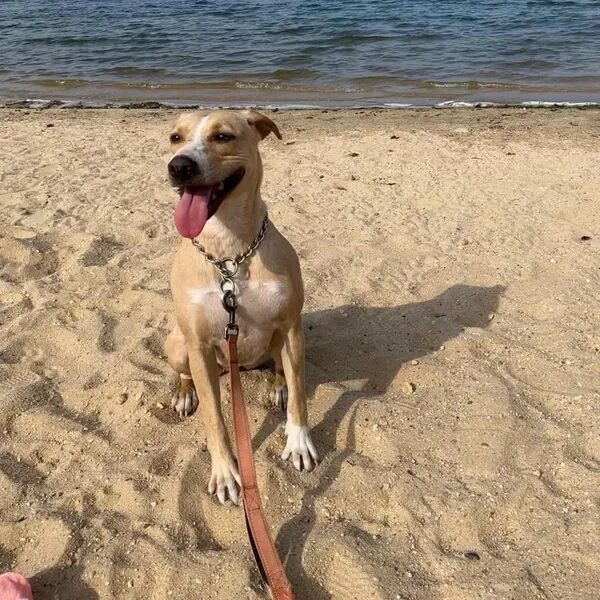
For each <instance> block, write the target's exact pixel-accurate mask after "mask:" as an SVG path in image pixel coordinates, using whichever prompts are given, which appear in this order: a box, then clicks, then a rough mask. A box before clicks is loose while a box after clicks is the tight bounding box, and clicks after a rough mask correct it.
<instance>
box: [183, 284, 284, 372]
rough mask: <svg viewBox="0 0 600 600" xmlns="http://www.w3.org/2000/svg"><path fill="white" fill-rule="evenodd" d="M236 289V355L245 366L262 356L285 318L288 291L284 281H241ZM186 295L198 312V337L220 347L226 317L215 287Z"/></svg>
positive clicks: (198, 289) (219, 295) (217, 287)
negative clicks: (237, 334)
mask: <svg viewBox="0 0 600 600" xmlns="http://www.w3.org/2000/svg"><path fill="white" fill-rule="evenodd" d="M236 286H237V295H236V297H237V301H238V309H237V311H236V317H237V322H238V325H239V327H240V335H239V338H238V353H239V356H240V362H241V363H242V364H243V365H246V364H247V363H248V364H249V363H252V362H254V361H255V360H259V359H260V358H261V356H262V355H263V354H264V353H265V352H266V350H267V348H268V346H269V343H270V341H271V338H272V336H273V333H274V332H275V330H276V329H277V328H278V327H279V325H280V324H281V319H282V315H283V314H285V309H286V306H287V304H288V302H289V298H290V293H291V289H290V288H289V286H288V285H286V283H285V281H267V282H258V281H253V280H243V281H238V282H236ZM189 295H190V298H189V299H190V301H191V303H192V305H193V306H194V308H195V309H196V310H198V311H199V314H198V320H197V322H198V326H199V327H200V328H201V330H202V331H199V333H200V335H201V337H203V338H204V339H206V338H210V339H211V340H212V341H213V342H214V343H217V344H218V345H219V346H224V344H223V343H222V342H223V336H224V333H225V326H226V324H227V320H228V314H227V312H226V311H225V309H224V308H223V304H222V300H221V298H222V293H221V290H220V288H219V286H218V285H217V284H214V285H211V286H209V287H204V288H192V289H190V290H189Z"/></svg>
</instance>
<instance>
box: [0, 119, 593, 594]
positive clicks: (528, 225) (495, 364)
mask: <svg viewBox="0 0 600 600" xmlns="http://www.w3.org/2000/svg"><path fill="white" fill-rule="evenodd" d="M268 114H269V115H270V116H272V117H273V118H274V119H275V120H276V121H277V122H278V124H279V125H280V127H281V130H282V132H283V134H284V141H283V142H279V141H278V140H276V139H275V138H273V139H270V138H269V139H267V140H265V142H264V143H263V156H264V162H265V181H264V186H263V192H264V194H263V195H264V198H265V199H266V200H267V202H268V204H269V207H270V211H271V216H272V220H273V221H274V222H275V223H276V224H277V226H278V227H279V228H280V229H281V230H282V231H283V232H284V233H285V235H286V236H287V237H288V238H289V239H290V240H291V242H292V243H293V244H294V246H295V247H296V249H297V250H298V252H299V254H300V257H301V262H302V268H303V273H304V279H305V285H306V307H305V315H306V317H305V328H306V333H307V344H308V347H307V374H308V388H309V389H308V393H309V398H310V420H311V424H312V426H313V427H314V439H315V442H316V444H317V446H318V448H319V450H320V453H321V455H322V457H323V461H322V463H321V464H320V466H319V467H318V469H317V470H316V471H315V472H313V473H306V474H299V473H297V472H296V471H294V470H293V468H292V466H291V465H290V464H284V463H283V462H282V461H281V460H280V458H279V454H280V453H281V451H282V449H283V427H282V424H283V420H282V415H281V414H279V413H277V412H276V411H275V409H274V408H272V407H271V406H270V402H269V391H270V387H271V385H272V382H273V376H272V374H271V373H270V372H268V371H254V372H249V373H246V374H244V378H243V379H244V385H245V389H246V395H247V402H248V408H249V412H250V417H251V422H252V425H253V429H254V435H255V437H254V442H255V447H256V459H257V465H258V472H259V478H260V481H261V484H262V490H263V495H264V504H265V507H266V511H267V514H268V517H269V519H270V522H271V524H272V529H273V532H274V534H275V535H276V538H277V544H278V547H279V549H280V551H281V554H282V556H283V557H284V560H285V563H286V566H287V571H288V573H289V577H290V579H291V581H292V582H293V584H294V586H295V589H296V592H297V598H298V600H325V599H329V598H331V599H336V600H337V599H340V600H352V599H355V600H371V599H377V600H388V599H392V600H394V599H403V600H408V599H410V600H413V599H414V600H472V599H485V600H492V599H493V600H496V599H497V600H509V599H512V600H535V599H543V600H590V599H591V598H594V597H598V581H599V578H600V537H599V532H600V527H599V526H600V518H599V513H598V510H599V499H600V442H599V434H600V427H599V420H598V410H597V407H598V402H599V400H600V394H599V391H600V361H599V358H600V339H599V337H598V325H599V317H600V315H599V304H598V297H599V295H600V277H599V272H598V264H599V263H598V260H599V258H600V227H599V225H600V209H599V203H598V200H599V193H600V179H599V176H598V172H599V164H600V152H599V145H598V142H599V141H600V118H599V117H600V113H599V112H598V111H594V110H586V111H582V110H579V111H578V110H558V111H551V110H525V109H514V110H507V109H498V110H495V109H494V110H420V111H413V110H402V111H389V112H385V111H357V112H351V111H344V112H331V111H329V112H327V111H315V112H287V113H286V112H278V113H271V112H269V113H268ZM174 115H175V113H174V112H173V111H168V110H164V109H163V110H116V109H115V110H112V109H111V110H66V109H62V110H43V111H39V110H31V109H30V110H14V109H13V110H9V109H5V110H2V111H0V139H1V140H2V143H1V144H0V165H1V172H0V184H1V185H0V206H1V212H0V223H1V239H0V301H1V304H0V571H1V570H7V569H14V570H18V571H21V572H23V573H24V574H25V575H27V576H28V577H30V578H31V581H32V586H33V589H34V594H35V598H36V600H44V599H45V600H48V599H60V600H66V599H72V600H75V599H77V600H87V599H102V600H104V599H107V600H108V599H113V598H124V599H140V600H141V599H144V600H146V599H152V600H155V599H156V600H164V599H165V598H171V597H172V598H178V599H206V600H209V599H217V598H218V599H225V600H228V599H265V598H267V597H268V594H267V592H266V591H265V589H264V588H263V586H262V583H261V581H260V578H259V576H258V574H257V570H256V568H255V565H254V562H253V558H252V554H251V552H250V550H249V546H248V542H247V540H246V535H245V530H244V525H243V519H242V513H241V510H240V509H239V508H236V507H232V506H229V507H220V506H219V505H218V504H217V503H216V502H215V501H214V500H213V499H211V498H210V497H209V496H208V495H207V491H206V483H207V478H208V474H209V461H208V455H207V452H206V449H205V442H204V433H203V428H202V424H201V419H200V418H199V415H195V416H193V417H191V418H188V419H186V420H180V419H179V418H176V417H175V416H174V415H173V414H172V413H171V412H170V409H169V408H167V406H168V404H169V400H170V395H171V389H172V377H171V373H170V371H169V368H168V366H167V364H166V362H165V360H164V359H163V356H162V343H163V340H164V338H165V335H166V334H167V332H168V330H169V327H170V325H171V322H172V306H171V299H170V295H169V288H168V273H169V266H170V262H171V259H172V256H173V250H174V248H175V245H176V243H177V239H178V238H177V235H176V232H175V229H174V227H173V225H172V212H173V207H174V203H175V199H176V198H175V194H174V192H173V191H172V190H171V189H170V188H169V186H168V185H167V183H166V178H165V163H166V159H167V156H168V154H167V151H168V150H167V134H168V128H169V123H170V122H171V121H172V120H173V118H174ZM585 236H589V238H590V239H588V238H587V237H585ZM222 387H223V390H224V391H226V389H227V382H226V381H225V379H224V380H223V381H222ZM229 408H230V405H229V402H228V401H227V400H226V401H225V407H224V409H225V411H226V412H228V411H229Z"/></svg>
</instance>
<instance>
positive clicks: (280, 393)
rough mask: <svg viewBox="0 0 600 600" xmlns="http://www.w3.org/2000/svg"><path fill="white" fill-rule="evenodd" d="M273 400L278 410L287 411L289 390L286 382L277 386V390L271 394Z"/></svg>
mask: <svg viewBox="0 0 600 600" xmlns="http://www.w3.org/2000/svg"><path fill="white" fill-rule="evenodd" d="M271 399H272V400H273V404H274V405H275V407H276V408H278V409H279V410H281V411H284V410H287V403H288V388H287V385H286V384H285V381H283V383H282V384H281V385H277V383H276V384H275V388H274V389H273V392H272V394H271Z"/></svg>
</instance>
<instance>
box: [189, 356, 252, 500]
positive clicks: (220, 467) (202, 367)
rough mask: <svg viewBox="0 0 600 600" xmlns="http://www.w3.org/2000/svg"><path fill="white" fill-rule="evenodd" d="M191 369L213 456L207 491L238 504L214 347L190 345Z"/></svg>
mask: <svg viewBox="0 0 600 600" xmlns="http://www.w3.org/2000/svg"><path fill="white" fill-rule="evenodd" d="M190 370H191V372H192V378H193V380H194V386H195V387H196V393H197V394H198V398H199V400H200V410H201V412H202V419H203V421H204V429H205V430H206V445H207V447H208V451H209V452H210V458H211V467H212V472H211V476H210V481H209V484H208V491H209V493H210V494H214V493H216V494H217V498H218V499H219V502H220V503H221V504H225V501H226V500H227V498H229V499H230V500H231V501H232V502H234V503H235V504H238V503H239V488H238V485H239V484H240V475H239V472H238V468H237V464H236V462H235V459H234V457H233V454H232V453H231V446H230V444H229V437H228V435H227V428H226V427H225V422H224V421H223V413H222V412H221V392H220V389H219V369H218V365H217V360H216V357H215V353H214V351H213V349H212V348H206V347H202V346H197V347H195V348H193V349H191V351H190Z"/></svg>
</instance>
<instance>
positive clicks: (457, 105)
mask: <svg viewBox="0 0 600 600" xmlns="http://www.w3.org/2000/svg"><path fill="white" fill-rule="evenodd" d="M0 108H38V109H49V108H61V109H90V108H95V109H109V108H125V109H165V108H166V109H178V110H185V109H189V110H192V109H194V110H195V109H213V108H225V109H232V110H234V109H246V108H256V109H259V110H323V109H327V110H365V109H380V110H408V109H417V108H418V109H423V108H430V109H449V108H454V109H486V108H531V109H547V108H563V109H569V108H579V109H586V108H588V109H600V102H561V101H556V102H548V101H543V100H539V101H526V102H512V103H511V102H465V101H455V100H450V101H446V102H438V103H431V104H411V103H403V102H356V103H351V104H346V105H336V104H332V103H330V102H321V103H320V102H265V103H254V102H218V103H216V102H206V103H190V102H157V101H155V100H148V101H140V102H98V101H89V100H88V101H81V100H77V101H75V100H58V99H43V98H26V99H24V100H12V101H6V102H0Z"/></svg>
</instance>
